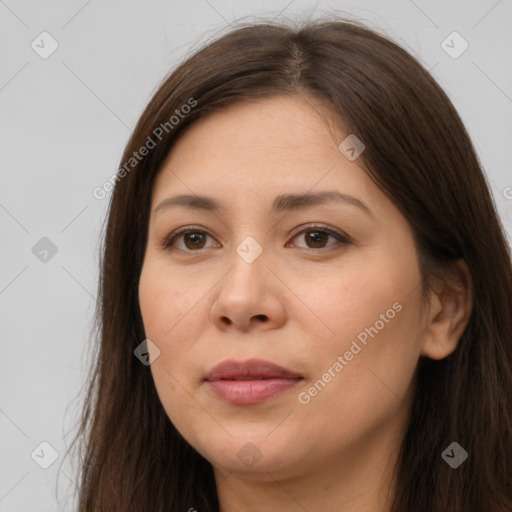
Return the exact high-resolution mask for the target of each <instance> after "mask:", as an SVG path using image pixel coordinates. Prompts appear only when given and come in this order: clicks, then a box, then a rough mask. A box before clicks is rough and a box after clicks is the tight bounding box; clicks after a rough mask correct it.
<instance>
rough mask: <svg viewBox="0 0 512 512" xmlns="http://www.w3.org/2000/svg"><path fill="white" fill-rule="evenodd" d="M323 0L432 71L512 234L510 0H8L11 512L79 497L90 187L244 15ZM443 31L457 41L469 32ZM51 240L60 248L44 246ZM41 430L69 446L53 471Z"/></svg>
mask: <svg viewBox="0 0 512 512" xmlns="http://www.w3.org/2000/svg"><path fill="white" fill-rule="evenodd" d="M329 12H337V13H340V14H345V15H348V16H352V17H355V18H359V19H361V20H363V21H366V22H367V23H368V24H369V25H370V26H373V27H380V28H382V29H384V30H385V32H386V33H387V34H388V35H389V36H391V37H392V38H393V39H394V40H396V41H397V42H398V43H400V44H402V45H403V46H405V47H406V48H408V50H409V51H410V52H411V53H412V54H413V55H415V56H416V57H418V58H419V59H420V60H421V62H423V64H424V65H425V66H426V67H427V68H428V69H432V73H433V75H434V76H435V78H436V79H437V80H438V81H439V83H440V85H441V86H442V87H443V88H444V89H445V90H446V92H447V93H448V95H449V96H450V98H451V99H452V101H453V102H454V104H455V107H456V108H457V109H458V111H459V113H460V114H461V116H462V118H463V120H464V122H465V124H466V126H467V128H468V130H469V133H470V135H471V137H472V138H473V141H474V143H475V146H476V149H477V151H478V153H479V156H480V159H481V161H482V164H483V166H484V168H485V170H486V173H487V177H488V180H489V183H490V186H491V189H492V193H493V194H494V197H495V200H496V204H497V207H498V209H499V213H500V216H501V218H502V219H503V222H504V224H505V227H506V229H507V232H508V235H509V240H510V234H511V233H512V213H511V212H512V188H508V187H512V173H511V172H510V162H511V146H512V144H511V141H512V137H511V135H512V133H511V132H512V115H511V113H512V112H511V111H512V69H511V66H510V62H512V59H511V55H510V54H511V46H512V45H511V42H512V31H511V30H510V20H511V19H512V2H511V0H500V1H497V0H481V1H472V2H468V1H464V0H452V1H450V2H446V1H444V0H443V1H441V0H439V1H437V0H436V1H430V2H429V1H426V0H415V1H410V0H393V1H367V2H364V3H363V2H355V1H352V2H351V1H344V0H343V1H337V2H334V1H332V2H327V1H318V2H309V1H305V0H304V1H303V0H292V1H290V0H283V1H281V0H278V1H273V2H271V1H261V2H258V1H248V0H245V1H238V2H234V1H232V2H230V1H227V0H226V1H222V0H188V1H186V2H184V4H181V3H180V4H178V3H177V2H176V3H175V2H171V1H168V2H164V1H163V0H162V1H158V0H152V1H146V2H142V1H141V2H136V1H133V0H129V1H123V2H121V1H120V0H117V1H116V0H110V1H103V2H100V1H98V0H92V1H91V0H89V1H83V0H73V1H68V2H64V1H48V2H36V1H25V2H15V1H14V0H5V1H2V0H0V38H1V44H0V47H1V48H2V56H1V69H0V107H1V112H2V114H1V119H2V123H1V124H0V162H1V168H0V172H1V173H2V175H1V180H2V181H1V183H2V186H1V188H0V222H1V224H0V226H1V228H0V229H1V232H0V236H1V240H2V242H1V247H2V252H1V262H0V307H1V317H0V321H1V333H2V338H1V355H2V357H1V358H0V389H1V394H0V511H1V512H6V511H9V512H33V511H36V510H37V511H41V512H44V511H55V510H73V502H72V499H71V495H72V492H73V488H74V485H75V484H74V480H76V477H75V473H74V470H73V467H72V465H71V464H70V461H69V459H63V455H64V452H65V450H66V447H67V446H68V445H69V442H70V439H71V436H72V434H73V433H74V429H73V426H74V425H75V424H76V421H77V412H78V411H79V410H80V405H81V401H80V390H81V386H82V385H83V382H84V378H85V375H86V373H85V372H86V369H87V365H88V364H89V359H88V346H89V339H90V332H91V325H92V318H93V311H94V305H95V294H96V286H97V284H96V283H97V278H98V249H99V236H100V231H101V225H102V221H103V218H104V216H105V214H106V207H107V204H108V196H107V198H106V199H103V200H97V199H95V198H94V197H93V195H92V190H93V189H94V188H95V187H97V186H101V185H102V184H103V183H104V182H105V180H106V179H107V178H108V177H109V176H111V175H112V173H114V172H115V171H116V170H117V168H118V165H119V161H120V158H121V154H122V150H123V148H124V145H125V143H126V142H127V140H128V137H129V135H130V130H131V128H132V127H133V126H134V124H135V122H136V120H137V118H138V116H139V115H140V113H141V111H142V109H143V107H144V105H145V104H146V102H147V101H148V99H149V97H150V95H151V94H152V92H154V91H155V88H156V86H157V84H158V82H159V81H160V80H161V79H162V78H163V77H164V75H166V74H167V72H168V71H169V70H170V69H171V68H172V67H174V66H175V65H176V64H177V63H178V62H179V61H180V60H181V59H182V58H184V57H185V56H187V55H188V54H189V52H190V51H191V50H192V49H195V48H197V47H198V46H199V45H202V44H203V43H205V42H206V41H207V40H209V39H211V38H212V37H214V36H215V34H217V33H219V32H218V31H219V30H223V33H224V32H225V31H226V30H227V29H229V28H230V27H229V24H230V23H232V22H233V21H234V20H236V19H238V18H241V17H244V16H249V18H248V19H249V20H252V19H259V18H261V17H262V16H267V18H268V17H283V18H287V19H290V18H291V19H296V18H299V17H304V16H305V17H310V18H316V17H318V16H321V15H324V14H325V13H329ZM43 31H46V32H48V33H49V34H51V37H52V38H54V39H55V40H56V41H57V43H58V45H59V46H58V48H57V50H56V51H55V52H54V53H53V54H52V55H50V56H49V57H48V58H46V59H43V58H42V57H41V56H40V54H39V53H36V51H35V50H34V49H32V47H31V44H32V42H33V41H35V43H34V45H36V44H37V45H39V51H43V50H44V51H48V50H49V49H50V48H51V46H50V40H49V39H48V36H39V35H40V34H41V33H42V32H43ZM453 31H457V32H458V33H459V34H460V35H461V36H462V37H463V38H464V40H466V41H467V43H468V44H469V47H468V49H467V50H466V51H465V52H464V53H462V54H461V55H460V56H458V57H457V58H453V55H452V56H450V55H449V54H448V53H446V51H445V50H444V49H443V47H442V46H441V44H442V41H443V40H445V39H446V38H447V36H449V35H450V34H451V33H452V32H453ZM41 39H43V41H41ZM452 41H453V42H452ZM444 44H445V45H446V44H449V45H450V46H452V47H453V48H452V49H451V50H450V51H451V52H452V54H453V53H458V52H459V51H460V50H461V48H462V46H461V45H462V44H463V42H462V41H461V40H458V39H453V37H452V38H451V39H450V38H449V39H448V40H447V43H444ZM507 55H508V57H507ZM468 229H471V227H470V226H468ZM43 237H47V238H48V239H49V240H50V241H51V243H52V244H54V245H55V246H56V248H57V252H56V254H54V255H52V252H51V251H50V252H48V253H47V254H46V253H44V250H45V245H44V244H45V243H46V244H47V243H48V242H44V241H43V242H39V241H40V239H41V238H43ZM38 242H39V244H40V245H36V244H37V243H38ZM41 244H42V245H41ZM34 246H36V249H34V250H33V247H34ZM40 251H43V252H40ZM34 253H35V254H34ZM45 258H46V261H45ZM41 259H42V260H41ZM43 441H46V442H47V443H49V444H50V445H51V446H52V447H53V448H54V449H55V450H56V452H57V453H58V455H59V456H58V459H57V460H56V461H55V462H54V463H53V464H52V465H50V466H49V467H48V468H47V469H43V468H42V467H40V465H39V464H43V465H44V464H45V463H46V464H47V463H49V462H51V456H52V451H51V449H49V448H48V446H46V445H43V446H42V447H40V446H39V445H40V443H41V442H43ZM127 449H129V447H127ZM34 450H36V451H35V452H34ZM33 452H34V459H33V458H32V457H31V454H32V453H33ZM36 461H37V462H38V463H36ZM57 477H58V481H57ZM57 487H58V490H59V493H58V497H59V500H57V497H56V495H55V494H56V488H57Z"/></svg>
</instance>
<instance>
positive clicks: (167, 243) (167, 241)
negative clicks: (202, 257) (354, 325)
mask: <svg viewBox="0 0 512 512" xmlns="http://www.w3.org/2000/svg"><path fill="white" fill-rule="evenodd" d="M308 231H317V232H320V233H327V234H328V235H330V236H332V237H334V238H336V239H337V240H338V242H339V243H338V244H332V245H330V246H327V247H321V248H319V249H315V248H314V247H299V249H305V250H308V251H314V252H321V251H327V250H329V249H330V248H332V247H333V246H336V245H339V244H342V245H346V244H349V243H350V242H351V240H350V237H348V236H347V235H344V234H342V233H339V232H338V231H334V230H333V229H331V228H329V227H328V226H325V225H324V224H311V225H308V226H306V227H305V228H304V229H302V231H298V232H297V233H295V234H293V236H292V239H294V238H296V237H297V236H299V235H302V234H304V233H307V232H308ZM188 233H200V234H203V235H207V236H209V237H210V238H213V237H212V236H211V235H210V234H209V233H208V232H206V231H204V230H203V229H200V228H196V227H194V226H186V227H184V228H180V229H179V230H177V231H174V232H173V233H171V234H170V235H168V236H166V237H165V238H164V240H163V241H162V243H161V245H162V248H163V249H165V250H167V251H173V250H181V251H183V252H201V251H203V250H205V249H197V250H190V249H176V248H173V247H172V244H173V243H174V242H175V240H176V239H177V238H178V237H179V236H180V235H186V234H188ZM206 249H208V247H207V248H206Z"/></svg>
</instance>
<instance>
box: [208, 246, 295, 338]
mask: <svg viewBox="0 0 512 512" xmlns="http://www.w3.org/2000/svg"><path fill="white" fill-rule="evenodd" d="M265 253H266V251H263V252H262V254H261V255H260V256H259V257H258V258H256V259H255V260H254V261H252V262H250V263H249V262H247V261H245V260H244V259H243V258H242V257H240V256H239V254H237V253H236V252H234V254H233V257H232V258H231V259H230V261H229V263H230V265H231V266H230V270H229V271H228V272H227V274H226V275H225V276H224V278H223V279H221V281H220V283H219V285H218V286H217V287H215V288H214V290H216V291H217V296H216V298H215V300H214V302H213V304H212V308H211V317H212V321H213V323H214V324H215V325H216V326H217V327H218V328H219V329H220V330H222V331H230V330H236V331H244V332H246V331H250V330H252V329H256V330H260V331H261V330H270V329H277V328H279V327H280V326H282V325H283V323H284V322H285V321H286V308H285V303H286V301H285V297H284V296H283V293H284V290H283V288H284V287H283V284H282V282H281V281H280V280H279V279H278V278H277V277H276V276H275V275H274V274H275V271H272V270H271V268H270V267H269V266H268V265H267V264H268V263H270V261H269V259H268V258H267V257H266V254H265Z"/></svg>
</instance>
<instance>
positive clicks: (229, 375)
mask: <svg viewBox="0 0 512 512" xmlns="http://www.w3.org/2000/svg"><path fill="white" fill-rule="evenodd" d="M299 377H301V375H299V374H298V373H295V372H293V371H291V370H288V369H286V368H283V367H282V366H278V365H277V364H274V363H271V362H269V361H264V360H263V359H247V360H245V361H235V360H234V359H227V360H226V361H222V362H221V363H219V364H217V365H216V366H214V367H213V368H212V369H211V370H210V371H209V372H208V373H207V375H206V380H208V381H215V380H221V379H225V380H251V378H252V379H271V378H288V379H292V378H299Z"/></svg>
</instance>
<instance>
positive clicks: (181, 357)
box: [139, 97, 426, 478]
mask: <svg viewBox="0 0 512 512" xmlns="http://www.w3.org/2000/svg"><path fill="white" fill-rule="evenodd" d="M315 105H316V107H317V108H319V109H320V108H322V106H321V105H320V104H318V103H315ZM324 112H327V111H326V110H325V111H324ZM348 135H349V133H342V132H338V133H337V136H338V139H337V141H334V139H333V136H332V135H331V133H330V132H329V129H328V127H327V126H326V125H325V124H324V122H323V121H322V120H321V118H320V117H319V115H318V114H317V112H316V111H315V110H314V109H313V108H312V107H311V106H310V104H309V103H307V102H305V101H302V100H299V99H294V98H290V97H286V98H285V97H276V98H272V99H265V100H257V101H254V102H247V103H243V104H236V105H232V106H230V107H228V108H227V109H225V110H224V111H222V112H216V113H213V114H211V115H209V116H208V117H205V118H203V119H202V120H200V121H198V122H196V123H195V124H194V125H192V126H191V127H190V129H189V130H188V131H186V132H185V133H184V135H183V137H182V138H180V139H179V140H178V142H177V144H176V145H175V147H174V148H173V150H172V152H171V153H170V155H169V157H168V158H167V160H166V162H165V165H164V166H163V168H162V169H161V172H160V173H159V175H158V177H157V179H156V182H155V185H154V190H153V196H152V204H151V217H150V222H149V237H148V244H147V250H146V254H145V259H144V264H143V269H142V274H141V278H140V288H139V298H140V307H141V312H142V317H143V321H144V327H145V333H146V337H147V338H148V339H149V340H151V342H152V343H153V344H154V345H155V346H156V347H158V350H159V355H158V351H156V350H155V351H154V352H153V357H154V361H153V362H152V364H151V372H152V375H153V378H154V382H155V385H156V389H157V391H158V395H159V397H160V400H161V402H162V404H163V407H164V409H165V411H166V413H167V415H168V416H169V418H170V420H171V421H172V423H173V424H174V425H175V427H176V428H177V429H178V431H179V432H180V433H181V434H182V436H183V437H184V438H185V439H186V440H187V441H188V442H189V443H190V444H191V445H192V446H193V447H194V448H195V449H196V450H197V451H198V452H199V453H201V454H202V455H203V456H204V457H205V458H206V459H208V460H209V461H210V462H211V463H212V464H213V465H214V467H215V468H216V469H217V470H219V468H222V469H223V470H225V471H228V472H233V473H238V474H245V475H246V476H248V475H249V474H250V475H251V478H258V477H261V478H263V476H264V475H265V474H267V472H271V473H272V475H273V476H274V477H276V478H278V477H279V476H281V477H283V478H284V477H296V476H300V475H303V474H305V473H307V472H311V473H313V472H321V471H326V468H328V470H329V473H330V474H331V475H333V476H334V475H337V476H339V474H341V472H343V471H345V470H347V471H348V470H350V469H351V468H352V469H353V468H354V464H355V463H356V461H357V464H359V465H363V466H364V464H370V460H371V464H372V467H376V468H378V469H381V468H382V467H384V466H385V465H386V463H387V462H389V460H390V459H389V457H390V452H393V453H395V452H396V450H397V447H398V443H399V442H400V441H401V439H402V436H403V434H404V429H405V428H406V425H407V420H408V413H409V406H410V398H411V395H412V393H411V391H412V382H413V375H414V371H415V367H416V365H417V362H418V358H419V356H420V354H422V353H423V345H424V340H425V326H426V318H425V313H424V310H425V308H424V303H423V301H422V295H421V276H420V269H419V266H418V258H417V254H416V250H415V246H414V242H413V237H412V231H411V229H410V226H409V224H408V222H407V221H406V219H405V218H404V217H403V216H402V214H401V213H400V212H399V211H398V209H397V208H396V207H395V206H394V205H393V204H392V202H391V201H390V200H389V198H388V197H387V196H386V195H385V194H384V193H383V192H381V191H380V189H379V188H378V187H377V186H376V185H375V184H374V182H373V181H372V180H371V179H370V178H369V177H368V176H367V174H365V172H363V170H362V169H361V168H360V161H359V159H358V158H355V157H356V156H357V152H354V151H351V150H350V146H351V143H350V141H351V140H352V144H353V139H349V140H348V141H347V142H346V143H345V145H344V146H343V147H344V148H345V152H343V151H342V150H340V149H339V148H338V144H339V143H340V142H342V141H343V140H344V139H345V138H346V137H347V136H348ZM362 142H363V143H364V141H362ZM354 147H355V149H356V150H357V149H361V147H360V146H358V147H356V146H354ZM178 196H187V197H186V198H183V197H182V198H181V199H180V200H179V201H175V202H174V203H172V202H171V201H170V199H172V198H177V197H178ZM183 228H187V233H185V234H183V233H181V234H179V235H177V236H176V237H175V238H174V239H173V241H171V242H169V244H168V246H167V247H165V241H166V240H167V241H169V240H171V238H172V237H171V235H172V234H173V233H175V232H176V231H177V230H181V229H183ZM141 341H142V340H141ZM155 356H156V357H155ZM249 360H253V363H255V364H253V365H252V366H251V365H250V364H245V363H247V362H248V361H249ZM254 360H260V362H259V363H258V362H257V361H256V362H255V361H254ZM225 361H229V362H231V363H233V364H234V366H232V367H231V368H224V370H222V368H221V369H220V370H219V371H218V372H214V373H211V371H212V369H213V368H214V367H215V366H216V365H218V364H219V363H222V362H225ZM261 361H266V362H269V363H273V364H275V365H278V366H280V367H282V368H283V369H285V370H286V371H276V369H275V368H273V367H269V366H266V365H265V364H264V363H262V362H261ZM249 363H250V361H249ZM267 478H268V476H267Z"/></svg>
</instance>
